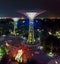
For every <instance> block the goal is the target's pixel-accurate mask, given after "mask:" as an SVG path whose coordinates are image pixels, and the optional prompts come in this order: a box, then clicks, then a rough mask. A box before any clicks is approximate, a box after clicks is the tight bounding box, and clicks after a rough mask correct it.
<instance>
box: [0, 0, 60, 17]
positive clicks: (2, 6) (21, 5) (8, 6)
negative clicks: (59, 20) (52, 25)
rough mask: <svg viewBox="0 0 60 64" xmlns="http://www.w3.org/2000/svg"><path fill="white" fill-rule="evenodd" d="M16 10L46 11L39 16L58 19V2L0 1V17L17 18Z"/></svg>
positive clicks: (53, 0)
mask: <svg viewBox="0 0 60 64" xmlns="http://www.w3.org/2000/svg"><path fill="white" fill-rule="evenodd" d="M18 10H46V12H45V13H44V14H42V15H41V16H44V17H45V16H47V17H48V16H55V17H58V16H59V17H60V0H0V16H13V17H19V16H20V14H19V13H17V11H18Z"/></svg>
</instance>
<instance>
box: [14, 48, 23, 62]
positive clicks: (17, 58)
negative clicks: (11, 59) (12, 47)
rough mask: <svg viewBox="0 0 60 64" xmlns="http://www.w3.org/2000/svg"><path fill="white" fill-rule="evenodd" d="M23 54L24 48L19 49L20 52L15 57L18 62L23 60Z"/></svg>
mask: <svg viewBox="0 0 60 64" xmlns="http://www.w3.org/2000/svg"><path fill="white" fill-rule="evenodd" d="M22 55H23V51H22V49H21V50H18V53H17V55H16V57H15V60H17V61H18V62H22Z"/></svg>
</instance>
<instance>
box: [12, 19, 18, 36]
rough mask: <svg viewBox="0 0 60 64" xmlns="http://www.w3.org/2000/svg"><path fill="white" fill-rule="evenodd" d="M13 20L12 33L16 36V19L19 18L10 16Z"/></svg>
mask: <svg viewBox="0 0 60 64" xmlns="http://www.w3.org/2000/svg"><path fill="white" fill-rule="evenodd" d="M12 19H13V20H14V30H13V35H15V36H16V28H17V21H18V20H19V18H12Z"/></svg>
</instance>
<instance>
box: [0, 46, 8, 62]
mask: <svg viewBox="0 0 60 64" xmlns="http://www.w3.org/2000/svg"><path fill="white" fill-rule="evenodd" d="M7 53H8V49H7V48H6V47H4V46H0V61H1V60H2V58H3V57H4V55H6V54H7Z"/></svg>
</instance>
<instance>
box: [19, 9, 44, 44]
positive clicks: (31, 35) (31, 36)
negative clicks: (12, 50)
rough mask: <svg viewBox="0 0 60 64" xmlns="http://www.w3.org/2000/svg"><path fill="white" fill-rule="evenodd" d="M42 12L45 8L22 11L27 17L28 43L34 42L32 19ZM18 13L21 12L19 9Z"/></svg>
mask: <svg viewBox="0 0 60 64" xmlns="http://www.w3.org/2000/svg"><path fill="white" fill-rule="evenodd" d="M44 12H45V10H44V11H39V12H37V11H35V12H34V11H31V12H30V11H29V12H27V11H23V12H22V14H24V15H25V16H27V17H28V18H29V33H28V40H27V41H28V43H29V44H30V43H32V44H34V42H35V38H34V22H33V20H34V18H35V17H36V16H38V15H39V14H42V13H44ZM19 13H21V12H20V11H19Z"/></svg>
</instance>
